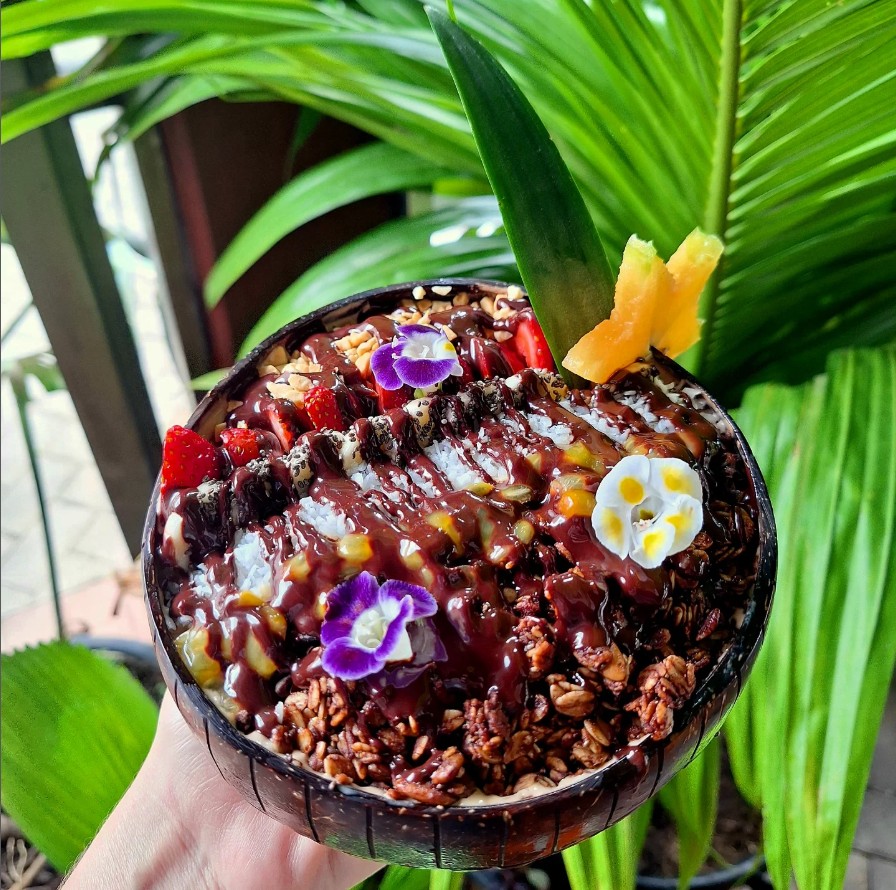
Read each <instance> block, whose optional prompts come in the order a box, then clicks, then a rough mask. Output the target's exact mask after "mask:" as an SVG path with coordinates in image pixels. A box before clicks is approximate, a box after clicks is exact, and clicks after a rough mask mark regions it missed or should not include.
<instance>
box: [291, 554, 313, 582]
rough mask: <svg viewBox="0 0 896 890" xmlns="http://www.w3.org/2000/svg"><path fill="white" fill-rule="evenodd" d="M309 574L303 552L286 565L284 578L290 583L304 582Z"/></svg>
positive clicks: (309, 569) (308, 567) (309, 567)
mask: <svg viewBox="0 0 896 890" xmlns="http://www.w3.org/2000/svg"><path fill="white" fill-rule="evenodd" d="M310 574H311V566H310V565H309V564H308V557H307V556H306V555H305V553H304V552H302V553H297V554H296V555H295V556H294V557H292V559H290V560H289V562H288V563H287V568H286V577H287V578H289V580H290V581H304V580H306V579H307V577H308V576H309V575H310Z"/></svg>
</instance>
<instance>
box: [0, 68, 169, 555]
mask: <svg viewBox="0 0 896 890" xmlns="http://www.w3.org/2000/svg"><path fill="white" fill-rule="evenodd" d="M53 73H54V69H53V65H52V61H51V60H50V57H49V55H48V54H46V53H44V54H41V55H40V56H36V57H32V58H29V59H12V60H6V61H4V63H3V77H4V84H3V86H4V92H7V93H15V92H18V91H20V90H23V89H26V88H27V87H29V86H31V85H35V84H40V83H44V82H45V81H46V80H47V78H48V77H51V76H52V75H53ZM3 166H4V171H3V174H4V175H3V178H2V184H0V200H2V208H0V213H2V216H3V221H4V222H5V223H6V227H7V230H8V231H9V236H10V240H11V241H12V244H13V246H14V247H15V250H16V253H17V255H18V257H19V261H20V263H21V265H22V270H23V271H24V273H25V278H26V280H27V282H28V286H29V288H30V289H31V296H32V298H33V300H34V303H35V305H36V307H37V309H38V312H39V313H40V316H41V320H42V321H43V325H44V328H45V329H46V331H47V336H48V337H49V339H50V343H51V345H52V347H53V352H54V353H55V355H56V359H57V361H58V362H59V368H60V370H61V371H62V375H63V377H64V378H65V382H66V386H67V387H68V389H69V392H70V393H71V396H72V401H73V402H74V404H75V408H76V409H77V412H78V416H79V418H80V420H81V424H82V425H83V427H84V432H85V433H86V434H87V440H88V442H89V443H90V447H91V449H92V450H93V454H94V457H95V458H96V462H97V466H98V467H99V470H100V473H101V474H102V477H103V481H104V482H105V484H106V488H107V490H108V492H109V497H110V498H111V501H112V506H113V507H114V509H115V513H116V515H117V517H118V521H119V522H120V524H121V528H122V531H123V532H124V536H125V540H126V541H127V543H128V546H129V547H130V549H131V551H132V552H133V553H137V552H138V551H139V545H140V539H141V533H142V527H143V520H144V516H145V513H146V509H147V505H148V503H149V496H150V492H151V490H152V485H153V482H154V479H155V475H156V472H157V470H158V466H159V458H160V440H159V431H158V428H157V425H156V421H155V417H154V416H153V411H152V406H151V404H150V401H149V394H148V392H147V388H146V383H145V381H144V379H143V373H142V371H141V368H140V362H139V359H138V355H137V350H136V348H135V346H134V338H133V335H132V333H131V330H130V327H129V326H128V322H127V318H126V317H125V313H124V308H123V306H122V304H121V298H120V295H119V292H118V288H117V286H116V283H115V278H114V275H113V273H112V267H111V265H110V263H109V259H108V256H107V254H106V245H105V241H104V239H103V234H102V231H101V229H100V226H99V223H98V222H97V219H96V213H95V211H94V207H93V202H92V200H91V196H90V190H89V187H88V184H87V181H86V179H85V177H84V172H83V169H82V167H81V161H80V158H79V156H78V150H77V147H76V145H75V140H74V136H73V135H72V131H71V127H70V126H69V123H68V121H67V120H61V121H57V122H54V123H51V124H48V125H47V126H45V127H42V128H40V129H39V130H37V131H34V132H31V133H28V134H26V135H24V136H21V137H19V138H18V139H15V140H13V141H12V142H10V143H8V144H7V145H6V146H5V147H4V164H3Z"/></svg>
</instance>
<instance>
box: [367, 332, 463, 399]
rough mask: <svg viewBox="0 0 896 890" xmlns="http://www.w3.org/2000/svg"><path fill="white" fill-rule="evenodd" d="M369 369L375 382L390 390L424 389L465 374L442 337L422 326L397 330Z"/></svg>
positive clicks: (379, 350)
mask: <svg viewBox="0 0 896 890" xmlns="http://www.w3.org/2000/svg"><path fill="white" fill-rule="evenodd" d="M370 367H371V368H372V369H373V376H374V377H375V378H376V382H377V383H379V385H380V386H382V387H383V389H389V390H394V389H401V387H402V386H403V385H404V384H407V385H408V386H413V387H414V389H426V388H428V387H430V386H435V385H436V384H437V383H441V382H442V381H443V380H445V379H446V378H448V377H452V376H453V377H460V376H461V375H462V374H463V372H464V369H463V368H462V367H461V365H460V362H459V361H458V360H457V352H456V351H455V349H454V346H452V345H451V341H450V340H449V339H448V338H447V337H446V336H445V334H444V333H442V331H439V330H436V328H431V327H428V326H427V325H422V324H406V325H402V326H401V327H400V328H398V333H397V334H396V336H395V337H394V338H393V339H392V342H391V343H384V344H383V345H382V346H380V347H379V349H377V350H376V352H374V354H373V356H372V357H371V360H370Z"/></svg>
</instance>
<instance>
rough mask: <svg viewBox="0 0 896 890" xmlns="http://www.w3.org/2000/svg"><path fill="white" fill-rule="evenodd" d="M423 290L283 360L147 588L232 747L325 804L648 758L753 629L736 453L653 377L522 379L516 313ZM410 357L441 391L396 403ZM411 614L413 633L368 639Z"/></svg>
mask: <svg viewBox="0 0 896 890" xmlns="http://www.w3.org/2000/svg"><path fill="white" fill-rule="evenodd" d="M421 290H422V289H417V291H416V293H415V297H417V298H416V299H408V300H405V301H402V303H401V304H400V305H399V306H398V308H397V309H396V310H395V311H394V312H392V313H391V314H389V315H372V316H370V317H367V318H362V319H361V320H359V321H357V322H355V323H353V324H350V325H346V326H344V327H341V328H339V329H338V330H334V331H331V332H328V333H316V334H313V335H312V336H309V337H307V339H305V340H304V341H302V342H284V343H283V344H282V345H281V346H277V347H275V348H274V349H273V350H272V351H271V352H270V354H269V355H268V356H266V357H265V358H264V359H263V360H262V361H261V362H260V363H259V365H258V376H257V378H256V379H253V380H252V381H250V382H249V383H248V384H247V385H244V386H243V387H242V389H241V390H235V391H233V392H232V393H230V396H231V402H230V403H229V406H228V413H227V415H226V418H225V419H224V421H223V422H222V423H221V424H220V425H219V426H218V428H217V430H216V433H215V440H214V442H213V444H214V445H215V446H216V447H217V452H216V454H217V458H216V464H215V466H216V472H214V473H210V474H209V475H208V478H207V479H206V480H205V481H203V482H202V483H201V484H199V485H197V486H196V487H171V486H169V487H167V488H166V490H165V491H164V493H163V495H162V497H161V499H160V503H159V510H158V522H157V529H156V540H157V541H158V542H159V543H158V548H157V574H158V576H159V577H160V578H161V581H162V585H163V589H164V591H165V594H166V597H167V602H168V604H169V609H170V614H171V616H172V618H173V619H174V621H175V622H176V626H177V628H178V633H179V636H178V646H179V648H180V651H181V652H182V654H183V657H184V660H185V662H186V664H187V666H188V668H189V669H190V671H191V672H192V674H193V676H194V677H195V679H196V680H197V682H198V683H199V684H200V685H201V686H203V687H204V688H205V689H206V691H207V692H208V694H209V696H210V697H211V698H212V699H213V700H214V701H215V703H216V704H217V705H218V706H219V707H220V708H221V709H222V710H223V711H224V713H225V714H226V715H227V716H228V717H229V718H230V719H231V720H232V721H233V722H234V723H235V724H236V726H237V727H238V728H240V729H241V730H243V731H244V732H247V733H255V734H256V735H255V738H257V739H259V740H261V741H263V743H264V744H266V745H268V746H269V747H272V748H273V749H274V750H276V751H278V752H280V753H282V754H284V755H285V756H291V757H293V758H294V759H296V760H297V761H301V762H302V763H305V764H308V765H310V766H311V768H313V769H317V770H321V771H323V772H325V773H326V774H327V775H329V776H331V777H333V779H334V780H335V781H338V782H354V783H356V784H359V785H375V786H378V787H380V788H382V789H384V790H385V791H386V793H388V794H391V795H392V796H394V797H399V798H409V799H412V800H418V801H422V802H426V803H431V804H450V803H454V802H456V801H457V800H459V799H461V798H463V797H465V796H467V795H468V794H469V793H470V792H471V791H472V790H473V789H476V788H478V789H480V790H482V791H484V792H486V793H489V794H508V793H511V792H514V791H519V790H522V789H524V788H527V787H532V786H533V785H537V786H539V787H540V786H545V787H550V786H552V785H554V784H556V783H558V782H559V781H561V780H562V779H563V778H565V777H567V776H569V775H573V774H575V773H577V772H579V771H581V770H584V769H591V768H594V767H597V766H600V765H601V764H602V763H604V762H605V761H607V760H608V759H610V758H611V757H612V756H614V755H615V754H617V753H619V752H620V751H621V750H623V749H625V748H626V747H627V746H629V745H631V744H633V743H638V742H640V741H641V740H643V739H645V738H648V737H649V738H652V739H655V740H659V739H662V738H663V737H665V736H666V735H668V734H669V732H671V729H672V725H673V719H674V712H675V710H676V709H678V708H680V707H681V705H682V704H683V703H684V702H685V701H687V699H688V698H689V697H690V696H691V695H692V694H693V691H694V689H695V687H696V685H697V682H698V680H699V677H700V676H701V672H705V671H706V670H708V668H709V667H710V666H711V665H712V664H713V663H715V662H716V661H717V659H718V657H719V655H720V653H721V651H722V649H723V648H724V646H725V645H726V643H727V641H728V640H729V639H730V637H731V634H732V632H733V630H734V629H735V620H736V619H735V616H736V615H737V614H738V613H739V610H740V609H742V608H743V606H744V605H745V600H746V597H747V595H748V591H749V588H750V586H751V584H752V581H753V578H754V574H755V563H756V555H757V535H756V531H755V516H756V506H755V502H754V495H753V492H752V489H751V487H750V484H749V481H748V479H747V475H746V472H745V468H744V466H743V464H742V462H741V459H740V458H739V456H738V454H737V450H736V447H735V442H734V439H733V436H732V434H731V431H730V429H729V428H728V427H727V425H726V423H725V422H724V421H723V419H722V418H721V417H720V416H718V415H717V414H716V413H714V412H713V410H712V409H711V408H709V407H708V406H707V403H706V401H705V400H704V399H703V398H702V394H701V393H700V392H699V391H697V390H695V389H693V388H692V387H690V386H689V385H688V384H687V383H683V382H682V381H680V380H679V379H678V378H677V377H676V375H675V373H674V371H673V370H672V366H671V365H670V364H669V363H667V362H666V361H665V360H664V359H663V358H662V357H661V356H659V355H656V356H654V357H653V358H651V359H649V360H645V361H644V362H641V363H638V364H637V365H636V366H632V367H630V368H628V369H625V370H623V371H620V372H619V373H617V374H616V375H615V376H614V377H613V379H612V380H611V381H610V382H609V383H608V384H605V385H601V386H596V387H594V388H592V389H577V390H569V389H568V388H567V386H566V385H565V384H564V383H563V381H562V379H561V378H560V377H559V376H558V375H557V374H556V373H555V372H554V369H553V367H533V365H534V364H535V363H536V361H540V362H541V363H542V364H547V362H544V361H543V356H544V354H545V350H544V349H541V348H539V347H540V344H539V342H538V340H537V337H540V331H539V330H538V329H537V323H536V322H535V320H534V317H533V316H532V312H531V309H530V308H529V307H528V304H527V302H526V301H525V299H524V298H523V296H522V294H521V292H520V291H519V290H518V289H512V290H511V292H510V293H509V294H508V295H502V296H499V297H497V298H493V297H491V296H488V297H484V296H482V295H480V294H478V293H476V292H472V293H466V292H459V291H458V290H457V289H455V290H451V289H449V288H447V287H446V288H441V290H442V291H445V292H444V293H437V294H433V293H422V294H421V293H420V291H421ZM409 325H410V326H411V327H410V328H409V327H407V326H409ZM427 329H431V330H432V332H435V333H432V334H430V333H429V331H428V330H427ZM533 332H534V334H535V335H536V337H535V338H534V337H533ZM415 338H416V339H415ZM427 338H429V339H427ZM446 343H447V344H449V345H447V346H446ZM542 343H543V341H542ZM390 344H393V345H392V346H391V347H390ZM421 344H422V345H421ZM533 344H534V346H533ZM387 347H388V348H387ZM389 348H391V349H392V351H391V352H389ZM377 350H383V352H380V353H379V354H378V357H376V358H374V355H375V354H377ZM427 350H429V351H427ZM387 353H388V354H387ZM384 356H385V359H388V360H389V362H391V364H390V365H389V366H388V367H386V369H385V370H381V369H382V367H383V361H385V359H384ZM403 357H404V358H407V357H410V358H411V359H412V360H413V361H412V362H411V365H407V367H410V368H411V370H412V371H413V372H414V373H416V371H414V368H416V367H418V366H419V367H421V368H424V371H426V373H429V370H430V369H432V368H435V364H434V363H435V362H437V361H443V362H444V363H445V365H444V367H445V368H448V366H449V365H450V366H451V371H450V373H447V376H444V377H443V379H441V380H439V382H438V383H437V384H435V385H430V386H427V387H416V388H415V387H414V386H412V385H410V384H409V383H402V385H400V387H399V388H398V389H389V388H387V387H386V386H385V385H384V383H383V381H385V382H386V383H388V382H389V381H390V380H392V377H391V376H389V375H391V374H392V373H393V371H392V369H393V368H394V369H397V371H396V373H398V372H400V371H401V368H402V367H403V366H402V365H401V361H400V360H401V359H402V358H403ZM421 360H422V361H424V362H430V364H429V365H425V366H424V365H420V361H421ZM378 362H379V364H378ZM414 362H416V365H415V364H414ZM408 373H411V372H408ZM440 373H441V372H440ZM392 382H394V380H392ZM233 430H249V431H254V435H253V434H247V433H239V434H238V435H237V434H234V433H232V432H228V431H233ZM247 435H248V436H249V439H250V440H251V441H250V445H249V447H248V451H246V450H245V449H242V450H241V449H240V448H234V447H233V443H234V442H235V441H237V439H239V441H241V442H243V441H245V438H246V436H247ZM229 437H230V438H229ZM253 441H254V443H255V444H254V445H253V444H251V442H253ZM636 458H637V459H636ZM624 460H625V463H623V461H624ZM629 467H630V468H631V469H630V470H629V469H626V468H629ZM614 468H616V470H615V471H614V473H613V475H610V471H611V470H613V469H614ZM669 474H671V475H669ZM676 474H677V475H676ZM661 476H662V478H663V479H665V480H666V481H665V482H657V481H656V480H659V479H660V477H661ZM639 480H640V481H639ZM666 483H668V485H667V484H666ZM638 485H641V486H642V489H643V490H639V489H638V488H637V486H638ZM602 486H603V487H602ZM657 486H659V487H657ZM664 486H665V487H664ZM599 489H600V491H599ZM610 489H612V491H610ZM614 492H615V494H614ZM639 498H640V500H639ZM688 510H690V512H688ZM676 511H677V512H676ZM663 517H665V518H666V519H667V520H668V521H667V522H666V524H662V522H661V521H660V520H662V519H663ZM682 517H684V518H682ZM688 523H690V531H689V532H688V530H687V527H686V526H688ZM667 526H668V527H667ZM654 531H655V532H656V534H653V532H654ZM682 535H684V536H686V539H685V538H683V537H682ZM673 539H674V540H673ZM639 542H640V543H639ZM389 582H401V583H403V584H404V585H412V586H413V587H412V588H409V587H401V585H400V584H398V585H396V584H392V585H391V586H389V587H387V584H389ZM364 584H367V585H368V587H367V588H365V589H366V590H368V593H367V594H363V595H362V593H361V592H358V591H360V590H361V587H362V586H363V585H364ZM352 585H356V587H353V586H352ZM359 585H360V586H359ZM393 588H394V589H395V590H397V591H398V593H397V594H394V593H389V591H390V590H392V589H393ZM377 590H379V593H377V592H376V591H377ZM407 590H413V591H418V593H415V594H414V596H415V597H416V599H415V600H414V602H415V603H417V604H418V605H419V609H420V610H422V611H419V612H415V613H413V614H414V615H417V614H419V615H422V616H424V617H419V618H408V615H410V614H411V613H407V615H405V614H404V613H402V614H403V615H404V617H401V616H399V617H397V618H396V617H395V615H394V614H393V612H394V611H395V610H394V609H393V612H389V609H390V608H392V607H391V606H389V605H388V604H387V605H385V606H382V608H381V607H380V606H377V607H376V608H377V609H380V611H376V609H374V610H373V611H371V610H370V609H368V610H367V611H366V612H365V613H364V616H363V617H360V613H361V612H362V611H364V610H363V609H362V606H363V605H364V604H365V603H366V604H367V605H369V603H368V601H367V600H363V602H362V599H363V596H368V595H369V596H380V598H381V600H382V602H386V601H387V600H388V601H389V602H390V603H394V604H398V603H399V602H400V601H401V592H402V591H407ZM371 591H373V592H372V593H371ZM387 594H388V596H387ZM389 596H391V597H392V599H391V600H390V599H389ZM334 597H335V599H334ZM352 597H356V598H357V597H361V599H357V600H353V599H352ZM337 600H338V601H339V603H342V605H339V603H337ZM371 602H372V600H371ZM377 602H379V600H378V601H377ZM406 602H410V600H407V601H406ZM358 603H360V604H361V605H358ZM346 604H348V605H346ZM353 604H354V605H353ZM420 604H422V605H420ZM343 608H345V609H348V612H347V613H346V614H347V615H348V617H347V618H345V620H344V621H343V623H342V624H339V623H338V621H337V617H336V616H337V612H339V610H340V609H343ZM365 608H366V606H365ZM398 608H399V606H398V605H395V609H398ZM408 608H409V607H408ZM352 609H354V612H352V611H351V610H352ZM383 610H385V611H383ZM339 614H340V615H342V612H339ZM339 620H340V621H341V620H342V619H341V618H340V619H339ZM325 622H331V623H332V629H331V630H330V631H327V629H326V626H325ZM352 622H354V623H352ZM322 625H324V627H323V636H324V640H325V641H327V640H331V642H325V643H324V645H322V640H321V636H322ZM337 625H338V627H337ZM393 625H395V628H394V634H393V636H394V639H395V641H398V642H394V641H393V642H389V640H388V639H387V636H388V629H389V628H392V627H393ZM399 625H400V626H399ZM339 627H342V628H343V629H344V630H345V633H346V634H349V636H350V639H348V637H346V638H345V639H343V643H345V645H344V646H342V649H340V648H339V647H340V645H342V644H340V643H337V642H332V640H333V639H335V636H334V635H338V634H337V631H338V629H339ZM328 633H329V636H328ZM371 634H372V635H373V636H372V637H371V636H370V635H371ZM365 635H366V636H365ZM390 639H391V638H390ZM346 640H348V642H346ZM371 640H373V642H371ZM393 643H394V645H393ZM377 645H379V646H380V648H379V649H377V650H376V652H374V649H375V647H376V646H377ZM328 646H330V647H331V651H330V653H329V655H328V654H327V648H328ZM365 646H366V648H364V647H365ZM389 646H392V647H393V648H392V649H391V650H389ZM346 647H347V648H346ZM352 647H354V648H352ZM387 650H389V651H387ZM390 652H391V653H392V654H391V655H390ZM377 653H379V654H377ZM384 653H385V654H384ZM328 659H329V660H328ZM365 659H366V660H365ZM377 659H379V660H377ZM327 665H329V667H330V669H329V670H328V669H327V667H326V666H327ZM359 665H361V666H360V667H359ZM363 665H368V667H364V666H363ZM359 671H361V675H359ZM365 671H366V672H365ZM259 734H260V735H259Z"/></svg>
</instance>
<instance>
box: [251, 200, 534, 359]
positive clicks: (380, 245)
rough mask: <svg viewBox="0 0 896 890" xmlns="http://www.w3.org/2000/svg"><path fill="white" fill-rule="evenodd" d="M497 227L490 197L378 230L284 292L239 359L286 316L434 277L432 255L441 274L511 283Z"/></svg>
mask: <svg viewBox="0 0 896 890" xmlns="http://www.w3.org/2000/svg"><path fill="white" fill-rule="evenodd" d="M500 222H501V217H500V214H499V213H498V207H497V204H496V203H495V201H494V199H493V198H490V197H489V198H468V199H466V200H464V201H461V202H459V203H458V204H457V205H456V206H453V207H450V208H446V209H444V210H436V211H432V212H430V213H425V214H421V215H419V216H414V217H409V218H407V219H400V220H395V221H394V222H390V223H385V224H384V225H382V226H379V227H378V228H376V229H374V230H373V231H371V232H368V233H367V234H366V235H362V236H361V237H360V238H356V239H355V240H354V241H352V242H351V243H350V244H347V245H346V246H345V247H343V248H341V249H339V250H337V251H335V252H334V253H332V254H330V256H328V257H326V258H325V259H323V260H321V261H320V262H319V263H317V264H316V265H314V266H312V267H311V268H310V269H309V270H308V271H307V272H305V274H304V275H302V277H301V278H299V279H298V281H296V282H295V283H294V284H293V285H291V286H290V287H289V288H287V289H286V291H284V293H283V294H281V295H280V297H279V298H278V299H277V300H276V301H275V302H274V304H273V305H272V306H271V308H270V309H268V311H267V312H265V313H264V315H262V317H261V319H260V320H259V322H258V324H256V326H255V327H254V328H253V329H252V330H251V331H250V332H249V335H248V336H247V337H246V340H245V342H244V343H243V346H242V348H241V354H245V353H246V352H248V351H249V350H250V349H251V348H252V347H253V346H254V345H255V344H256V343H258V342H259V340H261V339H262V338H263V337H266V336H267V335H268V334H271V333H273V332H274V331H276V330H277V329H278V328H280V327H282V326H283V325H284V324H286V323H287V322H289V321H291V320H292V319H294V318H297V317H299V316H300V315H303V314H305V313H307V312H311V311H313V310H314V309H317V308H319V307H320V306H325V305H327V303H332V302H333V301H335V300H338V299H340V298H341V297H344V296H346V295H350V294H353V293H360V292H361V291H365V290H369V289H371V288H375V287H384V286H386V285H388V284H398V283H400V282H403V281H414V280H417V279H421V278H425V277H427V276H428V275H431V274H432V269H433V268H434V265H435V263H434V259H435V258H438V269H439V273H438V274H439V276H440V277H444V278H465V277H470V276H471V275H473V274H474V273H475V274H482V275H483V276H484V277H486V278H493V279H496V280H504V281H506V280H515V279H517V278H518V272H517V269H516V263H515V260H514V258H513V253H512V252H511V250H510V245H509V244H508V243H507V239H506V237H505V236H504V234H503V232H502V231H501V230H500V228H499V227H500ZM483 226H485V228H484V229H483Z"/></svg>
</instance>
